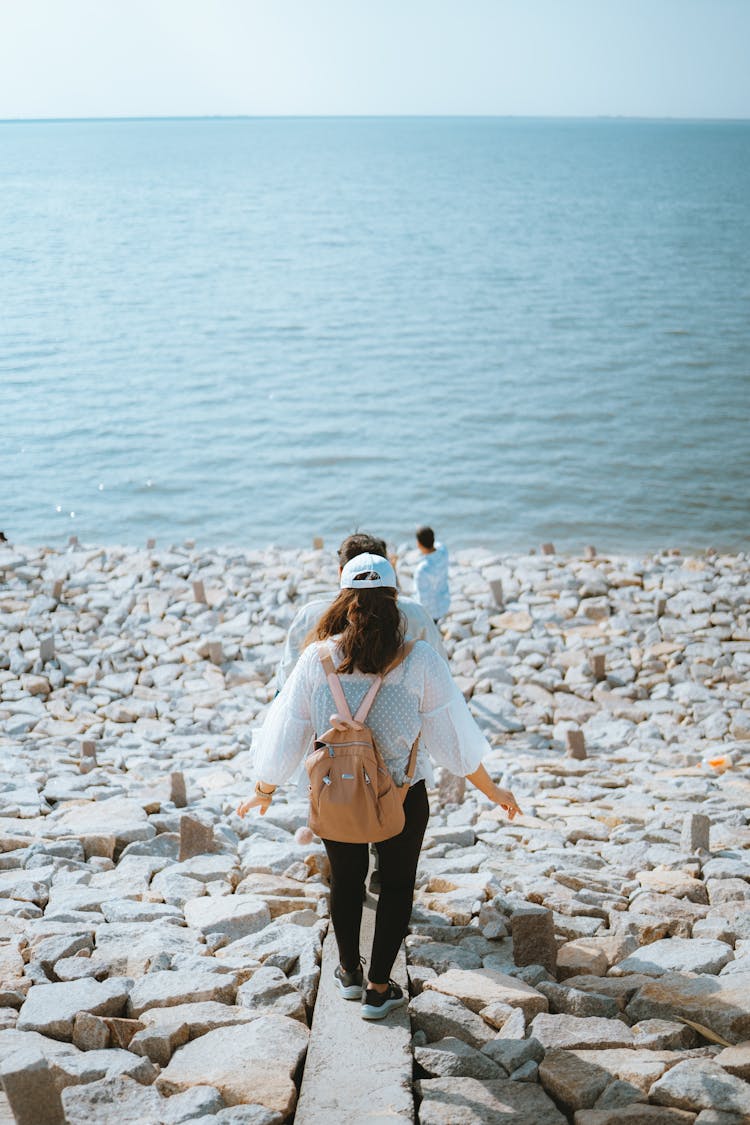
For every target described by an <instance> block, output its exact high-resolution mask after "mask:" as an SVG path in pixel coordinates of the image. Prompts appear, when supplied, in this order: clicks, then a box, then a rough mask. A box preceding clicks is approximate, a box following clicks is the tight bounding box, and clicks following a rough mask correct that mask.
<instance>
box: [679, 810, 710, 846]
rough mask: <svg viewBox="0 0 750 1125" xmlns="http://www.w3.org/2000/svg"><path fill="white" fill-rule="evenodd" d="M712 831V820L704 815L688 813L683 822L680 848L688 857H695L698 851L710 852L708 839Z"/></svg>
mask: <svg viewBox="0 0 750 1125" xmlns="http://www.w3.org/2000/svg"><path fill="white" fill-rule="evenodd" d="M710 831H711V820H710V819H709V817H707V816H705V815H704V814H703V813H688V814H687V816H686V817H685V819H684V820H683V822H682V834H681V836H680V848H681V850H682V851H683V852H686V853H687V854H688V855H695V853H696V852H698V851H706V852H707V851H708V850H709V842H708V837H709V833H710Z"/></svg>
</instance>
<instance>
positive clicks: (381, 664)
mask: <svg viewBox="0 0 750 1125" xmlns="http://www.w3.org/2000/svg"><path fill="white" fill-rule="evenodd" d="M327 637H337V638H338V645H339V648H340V650H341V652H342V654H343V660H342V662H341V664H340V665H339V669H338V670H339V672H354V671H355V670H357V671H359V672H384V671H385V670H386V668H387V667H388V666H389V665H390V664H392V663H393V661H394V660H395V658H396V655H397V653H398V651H399V649H400V648H401V645H402V644H403V643H404V622H403V618H402V617H401V611H400V610H399V608H398V604H397V602H396V591H395V590H393V589H391V588H390V587H389V586H379V587H377V588H376V589H375V590H342V591H341V592H340V594H339V596H338V597H337V598H336V601H335V602H334V603H333V605H332V606H331V607H330V609H328V610H327V611H326V612H325V613H324V614H323V616H322V617H321V619H320V621H319V622H318V624H317V625H316V626H315V628H314V629H313V630H311V632H310V633H309V634H308V636H307V637H306V638H305V645H308V644H310V643H311V642H312V641H324V640H325V639H326V638H327Z"/></svg>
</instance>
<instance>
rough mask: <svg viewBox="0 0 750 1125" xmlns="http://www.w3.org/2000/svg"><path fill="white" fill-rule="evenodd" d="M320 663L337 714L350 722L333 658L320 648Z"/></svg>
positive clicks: (350, 717)
mask: <svg viewBox="0 0 750 1125" xmlns="http://www.w3.org/2000/svg"><path fill="white" fill-rule="evenodd" d="M320 663H321V664H322V665H323V671H324V672H325V674H326V679H327V681H328V686H329V688H330V689H331V695H332V696H333V702H334V703H335V704H336V708H337V710H338V713H339V715H340V716H341V718H342V719H345V720H346V722H348V723H351V722H352V713H351V711H350V710H349V704H348V703H347V702H346V696H345V695H344V689H343V688H342V686H341V680H340V679H339V678H338V676H337V674H336V668H335V665H334V663H333V660H332V659H331V654H330V653H329V652H323V651H322V650H321V651H320Z"/></svg>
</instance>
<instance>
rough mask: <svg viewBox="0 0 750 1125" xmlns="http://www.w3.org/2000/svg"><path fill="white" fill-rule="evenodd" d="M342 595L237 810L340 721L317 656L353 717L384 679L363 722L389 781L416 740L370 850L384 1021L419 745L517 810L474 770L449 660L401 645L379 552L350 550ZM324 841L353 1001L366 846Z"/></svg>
mask: <svg viewBox="0 0 750 1125" xmlns="http://www.w3.org/2000/svg"><path fill="white" fill-rule="evenodd" d="M340 588H341V589H340V593H339V595H338V597H337V598H336V601H335V602H334V603H333V605H332V606H331V607H330V609H329V610H328V611H327V612H326V613H325V614H324V616H323V617H322V619H321V620H320V622H319V623H318V625H317V627H316V628H315V629H314V630H313V632H312V633H311V635H310V637H309V638H308V642H309V643H308V645H307V647H306V649H305V651H304V652H303V653H302V656H301V657H300V660H299V662H298V664H297V666H296V667H295V669H294V672H293V673H292V675H291V676H290V678H289V680H287V682H286V684H285V685H284V688H283V690H282V691H281V693H280V694H279V695H278V696H277V697H276V699H275V700H274V702H273V703H272V705H271V708H270V710H269V712H268V715H267V716H266V720H265V722H264V724H263V727H262V729H261V730H260V731H259V732H258V734H257V736H256V739H255V742H254V752H255V755H254V757H255V773H256V777H257V778H258V781H257V782H256V786H255V796H254V797H253V798H252V799H251V800H249V801H245V802H243V804H241V805H240V807H239V808H238V810H237V811H238V813H239V815H240V816H244V815H245V814H246V813H247V812H248V811H249V810H250V809H253V808H259V809H260V812H261V815H263V814H264V813H265V812H266V811H267V810H268V808H269V807H270V804H271V801H272V800H273V794H274V792H275V790H276V786H277V785H280V784H282V783H283V782H284V781H286V780H288V779H289V778H290V777H291V775H292V774H293V772H294V770H295V769H296V767H297V765H298V764H299V763H300V761H301V760H302V758H303V756H304V754H305V751H306V750H307V749H308V748H310V746H311V739H312V737H313V735H314V733H315V732H321V731H324V730H326V729H327V728H328V727H329V726H330V725H331V723H332V722H335V720H336V719H337V716H335V715H334V716H332V715H331V709H332V703H333V698H332V695H331V690H330V688H329V686H328V683H327V681H326V675H325V671H324V669H323V665H322V663H321V656H322V655H325V654H326V653H329V654H330V655H331V657H332V658H333V661H334V664H335V665H336V670H337V673H338V674H339V676H340V680H341V685H342V687H343V690H344V695H345V697H346V701H347V703H348V705H349V709H350V710H351V712H352V714H354V713H355V711H356V710H357V708H358V707H359V704H360V703H361V702H362V700H363V699H364V697H365V695H366V694H367V691H368V688H369V687H370V685H371V684H372V681H373V678H374V676H375V675H378V674H380V675H382V677H383V682H382V685H381V687H380V689H379V691H378V693H377V695H376V696H375V701H374V703H373V704H372V707H371V710H370V712H369V715H368V717H367V725H368V726H369V727H370V729H371V730H372V732H373V735H374V737H375V740H376V742H377V745H378V749H379V750H380V752H381V754H382V756H383V758H384V760H385V764H386V766H387V767H388V769H389V771H390V773H391V776H392V777H393V780H394V782H395V783H396V785H401V784H402V783H403V782H404V774H405V771H406V769H407V763H408V761H409V755H410V751H411V748H412V745H413V744H414V742H415V740H416V739H417V737H419V740H420V746H419V751H418V753H417V760H416V768H415V769H414V770H413V775H412V778H411V784H410V786H409V790H408V793H407V795H406V799H405V801H404V813H405V825H404V828H403V831H401V832H400V833H399V834H398V835H397V836H393V837H392V838H391V839H389V840H385V841H383V842H382V843H379V844H376V847H377V850H378V854H379V859H380V883H381V890H380V896H379V899H378V907H377V913H376V917H375V935H374V938H373V944H372V954H371V959H370V970H369V974H368V981H367V988H366V990H365V996H364V1001H363V1004H362V1016H363V1018H364V1019H382V1018H383V1017H384V1016H386V1015H387V1014H388V1012H389V1011H391V1009H392V1008H395V1007H397V1006H398V1005H399V1004H402V1003H403V1002H404V995H403V992H402V990H401V988H400V987H399V986H398V985H397V984H396V983H395V982H394V981H392V980H391V979H390V973H391V969H392V967H393V962H394V961H395V959H396V955H397V953H398V950H399V947H400V945H401V942H402V941H403V939H404V936H405V935H406V931H407V927H408V925H409V918H410V916H411V910H412V903H413V898H414V883H415V880H416V874H417V863H418V860H419V852H420V849H421V847H422V839H423V837H424V833H425V829H426V827H427V819H428V816H429V805H428V801H427V792H426V787H425V781H426V780H429V779H431V770H430V765H429V762H428V760H427V757H426V754H425V751H424V749H423V748H422V745H423V744H424V746H426V747H427V748H428V750H429V753H430V755H431V757H432V758H434V759H435V761H436V762H437V763H438V765H441V766H445V767H446V768H447V769H449V770H450V771H451V772H452V773H455V774H461V775H463V776H466V777H467V778H468V780H469V781H471V782H472V784H473V785H475V786H476V788H477V789H479V790H480V791H481V792H482V793H484V794H485V795H486V796H487V797H489V799H490V800H491V801H492V802H494V803H495V804H497V805H500V806H501V807H502V808H504V809H505V810H506V812H507V813H508V815H509V816H510V817H511V819H512V818H513V817H514V816H515V815H516V814H517V813H519V812H520V811H521V810H520V809H519V807H518V805H517V804H516V800H515V798H514V796H513V794H512V793H511V792H510V790H508V789H499V788H498V786H497V785H495V783H494V782H493V781H492V779H491V778H490V776H489V774H488V773H487V771H486V770H485V768H484V766H482V765H481V764H480V762H481V758H482V757H483V756H484V755H485V754H486V753H487V752H488V751H489V749H490V747H489V744H488V743H487V741H486V739H485V738H484V736H483V735H482V733H481V731H480V730H479V728H478V727H477V725H476V723H475V722H474V719H473V718H472V716H471V713H470V712H469V709H468V707H467V706H466V702H465V700H464V698H463V696H462V695H461V693H460V692H459V691H458V689H457V687H456V685H455V684H454V683H453V680H452V679H451V676H450V672H449V671H448V668H447V667H446V664H445V662H444V661H443V660H442V659H441V658H440V657H439V656H438V655H437V653H436V652H435V651H434V649H432V648H431V647H430V646H429V645H428V644H426V643H425V642H424V641H417V642H416V644H414V645H413V647H411V648H410V649H408V650H405V649H404V647H403V637H404V625H403V618H402V616H401V614H400V612H399V609H398V605H397V603H396V574H395V571H394V569H393V567H392V566H391V564H390V563H389V562H388V560H387V559H385V558H383V557H381V556H380V555H371V554H363V555H357V556H356V557H355V558H353V559H351V560H350V561H349V562H348V563H347V564H346V566H344V568H343V570H342V571H341V579H340ZM323 843H324V845H325V849H326V852H327V853H328V858H329V860H330V864H331V919H332V922H333V929H334V932H335V934H336V941H337V944H338V950H339V959H340V964H339V966H338V968H337V969H336V970H335V973H334V976H335V977H336V981H337V983H338V987H339V990H340V991H341V993H342V995H343V996H344V997H345V998H346V999H347V1000H354V999H360V998H361V996H362V986H363V983H364V979H363V972H362V967H361V966H362V960H361V958H360V951H359V930H360V923H361V920H362V900H363V897H364V883H365V878H366V875H367V867H368V847H367V844H349V843H339V842H337V841H334V840H323Z"/></svg>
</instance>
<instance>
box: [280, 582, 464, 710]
mask: <svg viewBox="0 0 750 1125" xmlns="http://www.w3.org/2000/svg"><path fill="white" fill-rule="evenodd" d="M338 593H339V591H338V590H337V591H336V593H335V594H331V596H330V597H328V598H316V599H315V601H312V602H308V603H307V605H304V606H302V608H301V609H300V610H299V611H298V612H297V615H296V617H295V618H294V621H292V624H291V625H290V626H289V632H288V633H287V638H286V642H285V644H284V651H283V653H282V655H281V662H280V664H279V667H278V670H277V672H276V687H277V688H278V690H279V691H281V689H282V688H283V686H284V684H285V683H286V681H287V680H288V679H289V677H290V675H291V674H292V669H293V668H294V666H295V664H296V663H297V661H298V660H299V657H300V653H301V652H302V647H303V645H304V643H305V638H306V637H307V635H308V633H309V632H310V631H311V629H314V628H315V626H316V625H317V624H318V622H319V621H320V619H321V617H322V616H323V614H324V613H325V612H326V610H327V609H330V607H331V604H332V603H333V601H334V599H335V598H336V597H337V595H338ZM398 608H399V609H400V610H401V613H402V614H403V616H404V617H405V619H406V622H405V629H406V632H405V636H404V640H406V641H427V643H428V644H429V645H431V646H432V648H434V649H435V651H436V652H438V653H439V654H440V656H442V658H443V660H445V661H446V663H447V660H448V657H447V656H446V653H445V649H444V648H443V642H442V640H441V638H440V632H439V630H438V628H437V626H436V625H435V622H434V621H433V620H432V618H431V617H430V616H429V614H427V613H425V611H424V610H423V609H422V606H421V605H419V604H418V603H417V602H415V601H412V600H411V598H402V597H399V599H398Z"/></svg>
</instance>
